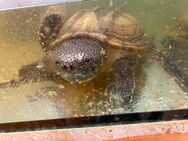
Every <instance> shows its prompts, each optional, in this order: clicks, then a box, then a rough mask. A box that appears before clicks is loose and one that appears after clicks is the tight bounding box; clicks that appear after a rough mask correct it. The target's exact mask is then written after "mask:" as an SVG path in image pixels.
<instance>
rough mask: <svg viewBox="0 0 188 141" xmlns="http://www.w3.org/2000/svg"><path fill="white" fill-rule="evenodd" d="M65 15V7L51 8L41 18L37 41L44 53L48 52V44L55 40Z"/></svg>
mask: <svg viewBox="0 0 188 141" xmlns="http://www.w3.org/2000/svg"><path fill="white" fill-rule="evenodd" d="M66 19H67V15H66V13H65V7H63V6H57V5H56V6H51V7H49V9H48V10H47V11H46V12H45V14H44V16H42V21H41V25H40V26H39V31H38V32H39V41H40V44H41V45H42V47H43V49H44V50H45V51H48V50H50V44H51V43H52V42H53V41H54V40H55V39H56V37H57V36H58V34H59V30H60V28H61V27H62V25H63V24H64V23H65V21H66Z"/></svg>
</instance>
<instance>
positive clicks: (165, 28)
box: [0, 0, 188, 123]
mask: <svg viewBox="0 0 188 141" xmlns="http://www.w3.org/2000/svg"><path fill="white" fill-rule="evenodd" d="M107 5H109V1H108V0H98V1H91V2H83V3H73V4H68V5H64V7H65V8H66V10H67V13H68V14H69V15H72V14H73V13H75V12H77V11H79V10H80V9H83V8H84V9H93V8H95V7H97V6H107ZM111 6H112V7H111V8H112V9H113V8H114V9H120V10H121V11H122V12H127V13H129V14H131V15H132V16H134V17H135V18H136V19H137V20H138V21H139V22H140V23H141V24H142V25H143V28H144V31H145V33H146V34H147V35H149V36H154V37H155V38H158V37H160V36H161V35H163V34H164V33H166V32H169V31H176V30H178V28H180V27H179V24H180V19H181V17H182V15H184V14H185V13H188V10H187V7H188V1H187V0H178V1H177V0H155V1H151V0H114V1H113V3H112V5H111ZM47 8H48V7H36V8H28V9H19V10H10V11H0V53H1V55H0V83H3V82H7V81H10V80H11V79H17V78H18V70H19V69H20V68H21V67H22V66H23V65H26V64H30V63H33V62H35V61H37V60H39V59H41V58H42V57H43V56H44V55H45V52H44V51H43V50H42V48H41V46H40V44H39V41H38V36H37V32H38V27H39V24H40V17H41V15H43V13H44V11H45V10H46V9H47ZM149 60H151V59H149ZM148 62H149V63H148ZM148 62H147V63H146V64H145V65H144V72H145V75H146V77H145V83H146V84H145V86H144V87H143V89H142V90H141V92H140V93H139V98H138V102H135V104H134V105H133V108H132V109H130V110H127V111H126V112H143V111H153V110H169V109H180V108H187V107H188V104H187V103H188V95H187V93H186V92H185V91H183V90H182V89H181V88H180V87H179V86H178V85H177V83H176V82H175V81H174V80H173V79H172V77H171V75H169V74H168V73H167V72H166V71H164V69H163V68H162V66H160V64H158V63H156V61H148ZM103 81H104V80H103ZM104 83H105V82H104ZM93 84H94V83H91V84H90V85H87V88H80V87H79V86H72V87H71V86H69V85H67V84H62V85H63V86H62V85H57V84H55V83H54V82H50V81H45V82H37V83H29V84H25V85H22V86H20V87H19V88H7V89H0V123H2V122H12V121H25V120H38V119H52V118H61V117H69V116H84V115H97V114H108V113H110V112H112V111H113V109H108V107H109V105H108V104H107V103H108V100H107V96H106V95H104V93H101V92H99V91H96V90H95V89H94V88H93V87H92V86H91V85H93ZM66 86H67V87H66ZM119 112H122V111H119ZM123 112H125V111H123Z"/></svg>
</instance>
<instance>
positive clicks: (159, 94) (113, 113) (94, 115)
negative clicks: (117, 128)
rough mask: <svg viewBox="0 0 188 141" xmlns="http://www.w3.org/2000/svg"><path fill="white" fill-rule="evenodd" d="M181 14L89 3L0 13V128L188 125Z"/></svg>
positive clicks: (169, 0)
mask: <svg viewBox="0 0 188 141" xmlns="http://www.w3.org/2000/svg"><path fill="white" fill-rule="evenodd" d="M187 7H188V1H187V0H178V1H177V0H155V1H151V0H92V1H82V2H74V3H68V4H58V5H46V6H36V7H27V8H19V9H11V10H0V53H1V55H0V128H1V129H3V130H17V129H18V128H19V130H29V129H39V128H47V129H49V128H55V127H59V128H63V127H69V125H70V126H71V127H72V126H73V127H75V126H76V127H80V126H87V125H93V124H95V125H96V124H113V123H135V122H143V121H144V122H147V121H148V122H149V121H155V120H157V121H158V120H173V119H185V118H187V117H188V111H187V109H188V10H187ZM11 127H13V128H11ZM26 128H27V129H26Z"/></svg>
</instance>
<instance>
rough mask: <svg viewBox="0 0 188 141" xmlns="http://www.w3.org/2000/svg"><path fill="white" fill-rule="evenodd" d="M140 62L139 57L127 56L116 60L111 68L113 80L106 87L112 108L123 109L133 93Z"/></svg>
mask: <svg viewBox="0 0 188 141" xmlns="http://www.w3.org/2000/svg"><path fill="white" fill-rule="evenodd" d="M141 63H142V61H141V59H140V57H138V56H137V55H134V54H129V55H127V56H125V57H123V58H120V59H118V60H117V61H116V62H115V63H114V66H113V69H114V73H115V80H114V82H112V83H111V84H109V86H108V87H107V93H108V94H109V95H110V102H111V103H112V105H113V108H115V109H116V108H117V109H118V108H123V109H124V108H125V106H126V105H127V104H128V103H129V101H130V100H131V97H132V96H133V94H134V93H135V89H136V80H135V75H136V73H137V71H138V68H139V66H140V65H141Z"/></svg>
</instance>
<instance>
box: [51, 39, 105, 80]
mask: <svg viewBox="0 0 188 141" xmlns="http://www.w3.org/2000/svg"><path fill="white" fill-rule="evenodd" d="M101 50H102V47H101V43H99V42H98V41H97V40H94V39H90V38H85V37H82V38H73V39H69V40H66V41H64V42H62V43H61V44H60V45H59V47H57V48H56V49H55V50H53V52H52V60H53V63H54V65H55V69H56V72H57V73H58V74H59V75H60V76H61V77H62V78H63V79H65V80H67V81H69V82H82V81H87V80H90V79H91V78H93V77H94V76H95V75H96V73H97V72H98V71H99V70H100V68H101V66H102V63H103V55H102V54H101Z"/></svg>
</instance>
